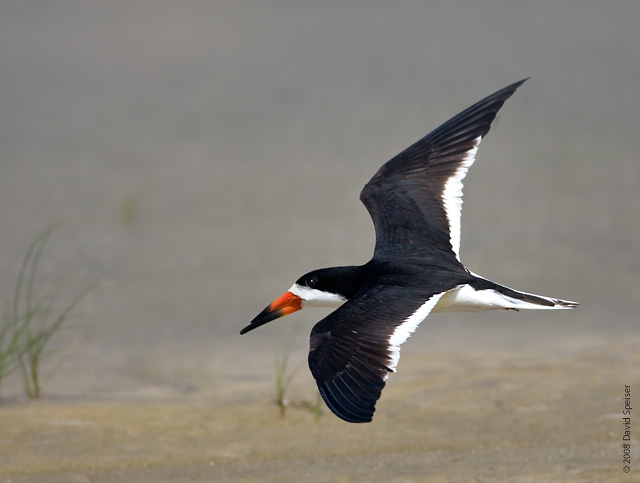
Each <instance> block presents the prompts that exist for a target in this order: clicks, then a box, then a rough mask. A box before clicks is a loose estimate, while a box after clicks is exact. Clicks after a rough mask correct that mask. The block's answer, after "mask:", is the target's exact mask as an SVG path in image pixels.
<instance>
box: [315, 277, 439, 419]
mask: <svg viewBox="0 0 640 483" xmlns="http://www.w3.org/2000/svg"><path fill="white" fill-rule="evenodd" d="M445 291H446V290H445ZM443 293H444V292H442V293H437V294H436V293H427V291H426V290H424V289H419V288H415V289H414V288H411V287H403V288H398V287H396V286H388V285H387V286H385V285H376V286H372V287H371V288H368V289H367V288H365V289H363V290H361V291H360V292H359V293H358V295H356V296H355V297H354V298H352V299H350V300H349V301H348V302H346V303H345V304H344V305H343V306H341V307H340V308H339V309H337V310H335V311H334V312H332V313H331V314H329V315H328V316H327V317H326V318H324V319H323V320H321V321H320V322H318V323H317V324H316V325H315V327H314V328H313V330H312V331H311V340H310V351H309V368H310V369H311V373H312V374H313V377H314V378H315V379H316V382H317V383H318V388H319V389H320V394H322V397H323V399H324V401H325V402H326V403H327V406H328V407H329V408H330V409H331V411H333V412H334V413H335V414H336V416H338V417H340V418H342V419H344V420H345V421H349V422H353V423H365V422H368V421H371V418H372V416H373V412H374V411H375V404H376V401H377V400H378V399H379V398H380V394H381V392H382V389H383V388H384V386H385V383H386V380H387V376H388V375H389V373H390V372H394V371H395V369H396V366H397V364H398V360H399V358H400V345H401V344H402V343H403V342H404V341H405V340H406V339H407V338H408V337H409V336H410V335H411V333H413V331H414V330H415V329H416V327H417V326H418V324H420V322H422V321H423V320H424V319H425V318H426V317H427V315H429V312H431V310H432V309H433V307H434V306H435V305H436V303H437V302H438V300H439V299H440V297H441V296H442V295H443Z"/></svg>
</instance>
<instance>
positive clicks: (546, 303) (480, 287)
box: [469, 277, 579, 310]
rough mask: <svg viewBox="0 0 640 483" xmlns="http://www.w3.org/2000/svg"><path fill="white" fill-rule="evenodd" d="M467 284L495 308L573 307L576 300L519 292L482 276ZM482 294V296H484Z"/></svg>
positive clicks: (538, 308) (576, 304)
mask: <svg viewBox="0 0 640 483" xmlns="http://www.w3.org/2000/svg"><path fill="white" fill-rule="evenodd" d="M469 286H470V287H471V288H473V289H475V291H476V293H478V294H480V293H482V294H484V296H486V298H488V299H490V302H491V305H493V306H494V307H493V308H496V309H511V310H541V309H542V310H544V309H573V308H575V307H577V306H578V305H579V304H578V302H571V301H568V300H562V299H555V298H551V297H545V296H544V295H534V294H531V293H527V292H519V291H517V290H514V289H512V288H509V287H505V286H503V285H499V284H497V283H495V282H491V281H489V280H486V279H484V278H482V277H478V278H476V280H474V281H473V282H472V283H470V284H469ZM484 296H483V298H484Z"/></svg>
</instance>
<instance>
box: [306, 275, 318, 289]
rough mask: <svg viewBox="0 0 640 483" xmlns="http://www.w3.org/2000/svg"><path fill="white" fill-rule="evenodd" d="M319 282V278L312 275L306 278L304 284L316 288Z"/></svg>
mask: <svg viewBox="0 0 640 483" xmlns="http://www.w3.org/2000/svg"><path fill="white" fill-rule="evenodd" d="M317 283H318V279H317V278H316V277H311V278H308V279H306V280H305V282H304V284H305V285H306V286H307V287H309V288H315V286H316V284H317Z"/></svg>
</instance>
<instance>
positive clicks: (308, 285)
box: [240, 267, 360, 334]
mask: <svg viewBox="0 0 640 483" xmlns="http://www.w3.org/2000/svg"><path fill="white" fill-rule="evenodd" d="M356 268H358V267H335V268H322V269H320V270H313V271H312V272H309V273H307V274H305V275H303V276H302V277H300V278H299V279H298V280H296V283H294V284H293V285H292V286H291V288H290V289H289V290H287V291H286V292H285V293H284V294H282V295H281V296H280V297H278V298H277V299H275V300H274V301H273V302H271V303H270V304H269V305H268V306H267V307H265V309H264V310H263V311H262V312H260V313H259V314H258V315H257V316H256V317H255V318H254V319H253V320H252V321H251V323H250V324H249V325H247V326H246V327H245V328H244V329H242V330H241V331H240V333H241V334H246V333H247V332H249V331H251V330H253V329H256V328H258V327H260V326H261V325H264V324H266V323H268V322H271V321H272V320H275V319H278V318H280V317H283V316H285V315H289V314H292V313H293V312H296V311H298V310H300V309H301V308H302V307H305V306H316V307H338V306H340V305H342V304H343V303H344V302H345V301H346V300H347V299H348V298H350V297H351V295H352V293H353V292H354V290H355V291H357V290H356V287H355V286H354V284H353V283H352V282H353V274H354V273H355V272H354V269H356ZM359 288H360V287H359V286H358V287H357V289H359Z"/></svg>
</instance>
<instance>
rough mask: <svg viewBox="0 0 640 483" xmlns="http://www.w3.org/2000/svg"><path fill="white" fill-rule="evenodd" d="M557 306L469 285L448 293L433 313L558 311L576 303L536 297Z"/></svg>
mask: <svg viewBox="0 0 640 483" xmlns="http://www.w3.org/2000/svg"><path fill="white" fill-rule="evenodd" d="M520 293H523V294H526V295H534V294H530V293H527V292H520ZM534 296H535V297H539V298H541V299H544V300H547V301H549V302H552V303H554V304H557V305H538V304H534V303H531V302H525V301H524V300H518V299H515V298H513V297H509V296H507V295H503V294H501V293H500V292H497V291H495V290H493V289H486V290H476V289H474V288H473V287H471V286H469V285H460V286H459V287H456V288H454V289H453V290H449V291H448V292H446V293H445V294H444V295H443V296H442V297H441V298H440V300H439V301H438V304H437V305H436V306H435V307H434V308H433V313H438V312H484V311H486V310H497V309H517V310H549V309H551V310H558V309H570V308H572V306H571V305H568V304H574V305H577V304H575V302H568V301H564V300H559V299H554V298H551V297H544V296H542V295H534Z"/></svg>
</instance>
